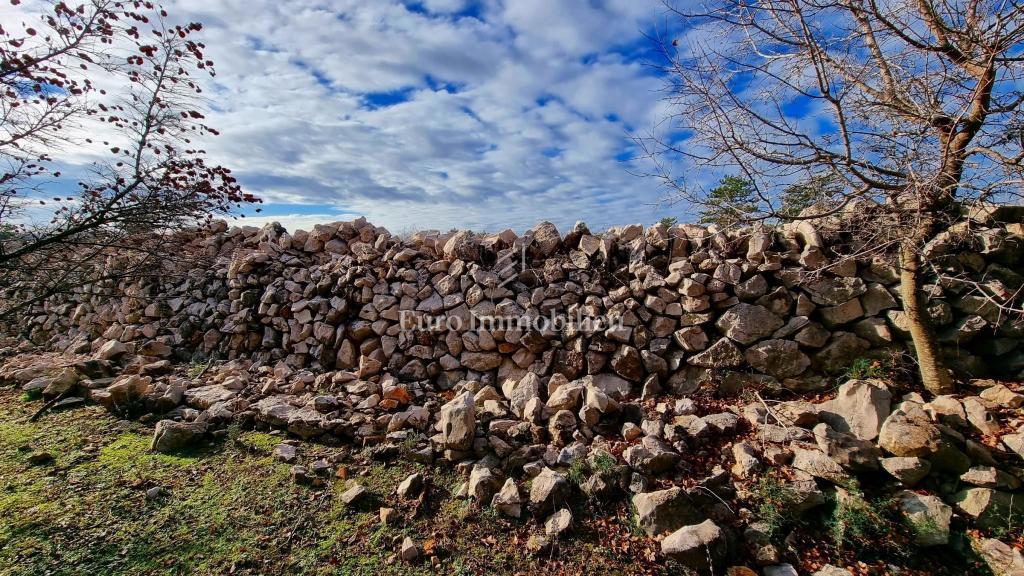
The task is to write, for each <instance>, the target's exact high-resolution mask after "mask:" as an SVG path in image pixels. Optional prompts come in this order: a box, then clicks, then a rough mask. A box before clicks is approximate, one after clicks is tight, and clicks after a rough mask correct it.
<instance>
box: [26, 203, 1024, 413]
mask: <svg viewBox="0 0 1024 576" xmlns="http://www.w3.org/2000/svg"><path fill="white" fill-rule="evenodd" d="M835 222H836V221H834V220H833V221H825V220H822V221H818V222H817V223H815V224H811V223H810V222H807V221H805V222H802V223H800V224H798V225H793V226H787V227H780V228H777V229H768V228H758V229H747V230H743V231H735V232H733V231H730V232H727V233H726V232H719V231H717V229H716V228H715V227H710V228H706V227H701V226H696V225H687V224H684V225H677V226H673V227H671V228H666V227H664V226H662V225H657V226H653V227H650V228H647V229H644V228H643V227H642V226H639V225H630V226H623V227H618V228H613V229H611V230H609V231H607V232H604V233H601V234H593V233H591V232H590V231H589V230H588V229H587V227H586V226H585V225H583V224H577V225H576V226H575V227H574V228H573V229H572V230H571V231H569V232H568V233H566V234H564V235H563V234H561V233H560V232H559V231H558V230H557V229H556V228H555V226H553V225H552V224H550V223H546V222H545V223H541V224H539V225H537V226H535V227H534V228H532V229H531V230H529V231H528V232H526V233H525V234H523V235H521V236H519V235H517V234H516V233H514V232H512V231H511V230H506V231H504V232H501V233H500V234H493V235H476V234H473V233H470V232H466V231H460V232H456V233H447V234H441V233H437V232H421V233H417V234H415V235H413V236H412V237H410V238H405V239H402V238H398V237H396V236H394V235H392V234H390V233H388V232H387V231H386V230H385V229H383V228H379V227H375V226H373V225H371V224H369V223H367V222H366V221H365V220H362V219H360V220H356V221H354V222H339V223H333V224H326V225H318V226H316V227H315V228H314V229H313V230H312V231H311V232H305V231H301V230H300V231H296V232H294V233H291V234H290V233H287V232H286V231H285V230H284V229H282V228H281V227H280V226H279V225H276V224H271V225H267V226H265V227H263V228H255V227H244V228H237V227H236V228H230V229H229V228H228V227H227V226H226V225H225V224H224V223H223V222H216V223H214V224H212V225H210V226H208V227H207V228H204V229H202V230H200V231H197V232H196V233H195V235H194V237H193V238H192V240H191V242H190V244H191V246H192V247H193V248H196V247H198V248H201V249H202V250H203V251H204V252H205V254H206V258H205V259H204V260H203V265H201V266H197V267H194V268H192V269H190V270H188V271H187V272H186V273H184V274H165V275H163V276H160V277H154V278H149V279H146V280H141V281H135V282H132V283H124V282H122V283H108V284H105V285H102V286H95V287H92V288H91V289H90V290H89V291H88V295H79V296H74V297H68V296H63V297H59V298H53V299H51V300H49V301H47V302H45V303H43V304H40V305H38V306H37V307H36V308H35V309H34V310H33V312H32V313H31V314H28V315H26V316H25V317H24V318H22V319H21V320H20V323H19V324H18V325H17V326H10V327H8V331H9V332H12V333H13V332H19V333H22V334H30V335H31V337H32V339H33V340H34V341H36V342H42V341H47V340H49V343H50V344H51V345H52V346H54V347H58V348H62V349H64V348H77V349H78V350H79V351H86V350H88V349H89V347H92V348H94V349H96V348H98V347H99V346H100V345H101V344H102V343H103V342H104V341H109V340H118V341H121V342H124V343H126V344H128V345H129V348H130V349H132V350H133V351H134V352H136V353H139V354H142V355H145V354H146V353H147V351H149V350H160V351H167V350H169V351H171V352H172V353H173V354H176V355H178V356H179V359H181V360H187V359H189V358H190V357H193V356H197V357H207V356H216V357H219V358H221V359H234V358H240V357H248V358H251V359H252V360H254V361H255V362H257V363H262V364H264V365H268V366H272V367H274V370H275V372H276V373H281V374H291V373H293V372H295V371H298V370H302V369H308V370H310V371H311V372H317V371H322V370H332V369H333V370H343V371H350V372H354V373H355V374H356V375H357V376H358V377H359V378H361V379H369V378H372V377H373V376H375V375H378V374H384V373H388V374H390V375H392V376H394V377H396V378H397V379H399V380H400V381H405V382H415V381H426V380H430V381H431V382H433V383H434V384H435V385H437V386H440V387H441V388H442V389H443V388H444V387H446V386H451V385H454V384H455V383H456V382H459V381H461V380H478V381H480V382H482V383H484V384H488V383H492V384H496V385H499V386H500V385H501V383H502V382H505V381H512V380H519V379H520V378H522V376H523V375H525V374H526V373H528V372H533V373H535V374H537V375H539V376H542V377H544V376H548V375H552V374H556V373H558V374H562V375H564V376H565V377H566V378H568V379H569V380H572V379H576V378H579V377H581V376H584V375H587V374H591V375H597V374H602V373H614V374H615V375H617V376H618V377H621V378H622V379H624V380H625V381H627V382H629V383H631V384H632V385H635V386H636V387H637V389H638V391H643V393H644V394H654V393H656V392H657V391H658V390H666V391H672V392H676V393H687V392H689V391H692V390H694V389H696V388H697V387H698V386H699V385H700V384H701V383H704V382H708V381H711V380H719V382H718V383H719V384H720V385H725V386H731V387H737V388H738V387H741V386H743V385H744V384H745V383H747V382H749V381H756V382H758V383H759V384H762V385H767V386H783V387H787V388H792V389H799V390H807V389H814V388H815V387H819V386H823V385H825V383H826V382H827V380H826V379H825V378H824V377H823V376H824V375H830V374H840V373H842V372H844V371H845V370H847V369H848V367H849V365H850V364H851V362H853V361H854V360H855V359H858V358H861V357H873V356H874V357H883V356H886V355H891V354H892V353H893V352H900V351H905V350H906V349H907V346H908V344H909V335H908V333H907V330H906V321H905V317H904V314H903V312H902V311H901V310H900V303H899V297H898V290H897V289H896V285H897V283H898V276H899V274H898V270H897V268H896V267H895V266H894V265H893V264H892V262H891V260H890V259H888V258H887V257H886V256H885V255H884V254H875V255H872V256H871V257H867V258H860V259H857V258H852V257H845V256H843V253H850V252H852V251H855V250H856V246H855V243H854V242H853V240H851V238H849V237H847V235H845V234H844V233H842V232H839V230H840V229H841V228H842V227H841V226H837V225H835ZM1021 232H1022V231H1021V226H1020V224H1019V223H1017V224H1010V225H1008V226H1007V225H1006V224H1005V223H997V222H994V221H993V215H992V214H991V213H986V214H985V215H984V216H983V217H979V218H977V221H968V222H965V223H964V224H962V225H960V226H959V227H958V228H956V229H951V230H950V231H948V232H946V233H944V234H943V235H942V236H941V237H940V238H938V239H937V240H936V241H935V242H933V243H932V244H931V245H929V247H928V251H929V256H932V257H934V258H935V260H934V261H935V262H937V263H938V265H939V266H940V267H941V269H943V270H945V271H948V272H950V273H951V274H954V275H960V276H961V277H962V278H966V279H970V280H974V281H978V282H981V283H982V284H983V286H984V292H985V294H988V295H996V298H1002V300H1003V301H1011V300H1012V299H1013V295H1014V294H1015V293H1016V292H1017V291H1018V290H1020V288H1021V284H1022V281H1024V279H1022V277H1021V276H1020V274H1019V273H1018V272H1017V271H1015V270H1019V269H1020V268H1019V265H1020V263H1021V260H1022V258H1021V256H1022V254H1021V253H1022V250H1021V245H1022V243H1024V235H1022V233H1021ZM928 292H929V294H930V296H931V302H930V307H929V311H930V313H931V316H932V319H933V320H934V322H935V324H936V325H937V328H938V331H939V334H940V339H941V341H942V343H943V345H944V347H945V353H946V354H947V357H948V359H949V360H950V362H951V364H952V365H953V366H955V367H956V368H957V369H958V370H959V371H960V372H961V373H962V374H963V375H966V376H972V377H981V376H990V375H995V376H998V375H1003V376H1005V375H1018V374H1020V373H1021V371H1022V370H1024V350H1022V348H1024V347H1022V346H1021V339H1022V338H1024V322H1022V321H1021V319H1020V318H1019V317H1013V316H1008V315H1006V314H1000V311H999V308H998V307H997V306H995V305H994V304H993V301H992V300H990V297H986V296H985V295H982V292H981V291H979V285H977V284H971V283H968V282H952V281H942V282H937V281H935V280H934V278H933V280H932V283H931V284H929V286H928ZM539 317H544V318H552V317H554V318H560V319H561V320H560V322H561V323H560V324H559V325H550V324H549V325H547V326H545V325H543V324H542V323H540V322H539V321H537V322H533V320H535V319H537V318H539ZM496 319H505V320H504V322H505V324H501V322H498V323H497V324H496V323H495V322H496ZM509 319H519V320H517V321H516V322H513V323H509V322H510V320H509ZM524 319H525V320H524ZM480 320H484V321H485V324H486V323H487V322H490V324H487V325H486V326H485V329H477V327H476V326H472V325H471V324H472V323H473V322H475V321H476V322H478V323H479V321H480ZM157 356H159V354H157Z"/></svg>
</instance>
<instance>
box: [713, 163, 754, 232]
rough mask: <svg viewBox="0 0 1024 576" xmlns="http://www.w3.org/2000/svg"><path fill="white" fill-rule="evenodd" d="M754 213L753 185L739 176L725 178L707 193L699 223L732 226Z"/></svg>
mask: <svg viewBox="0 0 1024 576" xmlns="http://www.w3.org/2000/svg"><path fill="white" fill-rule="evenodd" d="M756 211H757V193H756V191H755V190H754V183H753V182H751V181H750V180H747V179H746V178H741V177H739V176H726V177H725V178H722V179H721V181H719V183H718V186H716V187H714V188H712V189H711V191H710V192H709V193H708V198H707V202H706V203H705V205H704V207H703V209H702V210H701V213H700V223H701V224H717V225H719V226H722V227H729V226H734V225H736V224H738V223H740V222H743V221H744V220H745V219H746V217H747V216H749V215H751V214H753V213H754V212H756Z"/></svg>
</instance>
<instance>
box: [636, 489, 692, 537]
mask: <svg viewBox="0 0 1024 576" xmlns="http://www.w3.org/2000/svg"><path fill="white" fill-rule="evenodd" d="M633 508H634V510H636V519H637V525H638V526H639V527H640V529H641V530H643V531H644V532H646V533H647V535H648V536H657V535H658V534H661V533H662V532H669V531H675V530H678V529H679V528H682V527H683V526H686V525H690V524H696V523H697V522H700V521H701V520H702V517H701V514H700V511H699V510H698V509H697V508H696V507H695V506H694V503H693V502H691V501H690V498H689V496H688V495H687V494H686V492H684V491H683V489H682V488H679V487H678V486H674V487H672V488H668V489H666V490H658V491H657V492H643V493H640V494H636V495H635V496H633Z"/></svg>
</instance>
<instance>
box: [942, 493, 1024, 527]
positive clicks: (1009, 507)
mask: <svg viewBox="0 0 1024 576" xmlns="http://www.w3.org/2000/svg"><path fill="white" fill-rule="evenodd" d="M950 502H951V503H952V504H953V506H955V507H956V509H957V510H959V511H960V513H962V514H966V515H967V516H970V517H971V518H973V519H974V523H975V524H976V525H977V526H978V527H980V528H997V527H1003V526H1007V525H1012V523H1013V520H1012V518H1020V516H1021V515H1024V498H1021V497H1019V495H1014V494H1011V493H1009V492H1002V491H999V490H992V489H991V488H968V489H967V490H961V491H960V492H957V493H956V494H954V495H953V496H952V498H951V499H950Z"/></svg>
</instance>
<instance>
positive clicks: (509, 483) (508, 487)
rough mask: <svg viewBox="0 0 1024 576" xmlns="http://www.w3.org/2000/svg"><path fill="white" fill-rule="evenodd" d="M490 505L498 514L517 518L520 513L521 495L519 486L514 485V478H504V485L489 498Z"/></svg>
mask: <svg viewBox="0 0 1024 576" xmlns="http://www.w3.org/2000/svg"><path fill="white" fill-rule="evenodd" d="M491 506H493V507H494V508H495V510H497V511H498V513H499V514H504V515H505V516H511V517H512V518H519V517H520V516H521V515H522V510H523V497H522V496H520V495H519V488H518V487H517V486H516V481H515V480H513V479H511V478H509V479H507V480H505V485H504V486H502V487H501V490H499V491H498V493H497V494H495V495H494V498H493V499H491Z"/></svg>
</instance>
